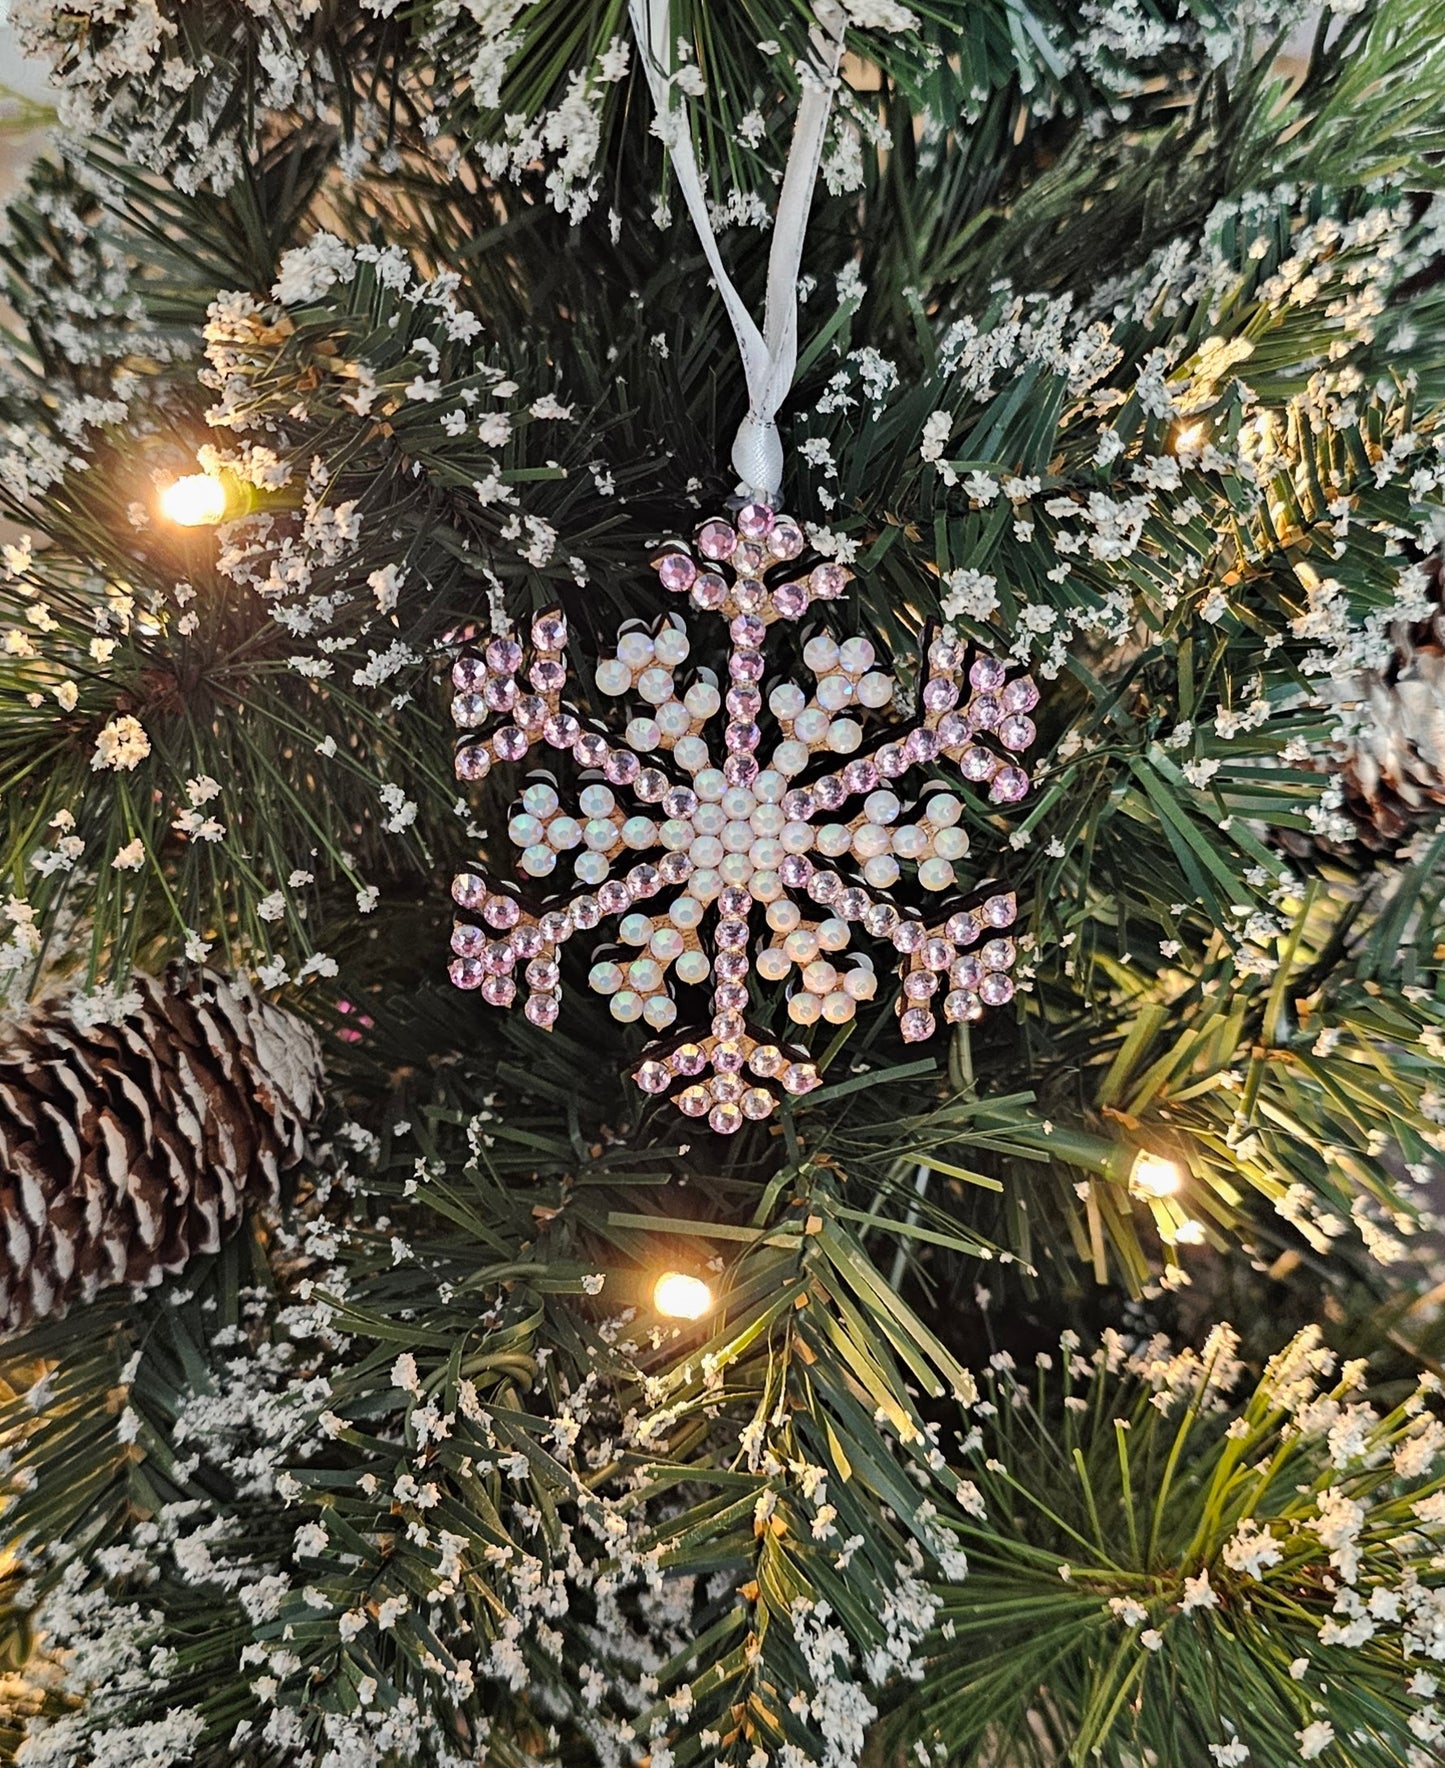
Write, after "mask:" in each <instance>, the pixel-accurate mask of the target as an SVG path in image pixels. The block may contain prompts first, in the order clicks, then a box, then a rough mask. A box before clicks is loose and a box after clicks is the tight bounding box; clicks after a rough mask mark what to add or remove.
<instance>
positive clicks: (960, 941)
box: [944, 912, 978, 945]
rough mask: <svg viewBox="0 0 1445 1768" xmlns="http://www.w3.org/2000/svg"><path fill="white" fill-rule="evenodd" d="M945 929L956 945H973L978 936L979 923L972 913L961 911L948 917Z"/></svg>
mask: <svg viewBox="0 0 1445 1768" xmlns="http://www.w3.org/2000/svg"><path fill="white" fill-rule="evenodd" d="M944 931H945V932H946V933H947V934H948V937H949V938H950V939H951V940H952V941H953V942H954V944H955V945H972V944H973V942H974V940H976V939H977V938H978V923H977V922H976V921H975V920H974V918H973V916H972V915H967V914H963V913H962V912H960V913H959V914H956V915H950V916H949V917H948V926H947V927H946V928H945V929H944Z"/></svg>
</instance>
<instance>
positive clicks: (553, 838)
mask: <svg viewBox="0 0 1445 1768" xmlns="http://www.w3.org/2000/svg"><path fill="white" fill-rule="evenodd" d="M581 840H582V825H581V823H579V822H578V821H577V819H576V817H575V816H555V817H553V818H552V820H551V822H550V823H548V824H547V844H548V846H549V847H555V848H556V849H557V851H558V852H559V853H565V852H568V851H570V850H571V849H572V848H574V847H576V846H578V845H580V843H581Z"/></svg>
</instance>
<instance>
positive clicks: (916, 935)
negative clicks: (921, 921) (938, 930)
mask: <svg viewBox="0 0 1445 1768" xmlns="http://www.w3.org/2000/svg"><path fill="white" fill-rule="evenodd" d="M926 938H927V935H926V934H925V933H924V931H923V929H922V928H921V927H920V926H919V925H918V923H917V921H900V922H899V923H898V925H897V926H896V927H895V928H894V929H893V949H894V950H895V951H900V952H916V951H917V950H918V948H919V946H921V945H922V944H923V942H924V940H925V939H926Z"/></svg>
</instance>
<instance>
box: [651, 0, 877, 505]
mask: <svg viewBox="0 0 1445 1768" xmlns="http://www.w3.org/2000/svg"><path fill="white" fill-rule="evenodd" d="M628 4H629V10H630V12H631V15H632V27H633V31H634V33H635V35H636V37H637V43H638V50H639V53H640V55H641V59H642V65H643V68H644V71H645V72H646V75H647V83H648V87H649V89H650V90H651V93H652V103H653V108H654V109H655V110H656V112H657V119H658V125H659V133H660V134H661V136H662V140H663V142H664V144H665V146H666V147H667V149H668V151H669V152H670V153H671V155H672V164H673V170H674V172H675V173H676V175H677V182H678V186H679V188H680V189H681V191H682V195H683V201H684V202H685V203H686V204H687V212H688V214H689V215H690V216H691V218H692V224H693V226H694V228H695V229H696V230H697V236H698V239H699V241H700V242H701V244H702V249H703V254H704V256H705V257H706V259H707V262H708V268H709V269H710V270H711V271H712V274H713V277H714V280H715V281H716V283H717V286H718V292H719V294H720V295H721V296H722V301H723V306H724V307H725V308H726V310H727V315H728V318H729V320H730V321H731V322H732V328H733V332H734V334H735V335H736V337H737V341H738V350H739V352H740V354H741V356H742V359H743V375H744V378H745V380H746V383H747V389H748V410H747V416H746V417H744V419H743V421H742V423H741V424H740V425H739V426H738V433H737V435H736V437H735V438H734V440H733V449H732V463H733V469H734V471H735V472H736V473H737V475H738V478H739V480H740V483H739V486H738V490H739V492H740V493H741V494H742V495H743V496H745V497H756V498H758V499H760V500H763V501H767V500H770V499H772V498H774V497H775V496H776V495H777V493H778V492H779V491H780V489H781V487H782V478H783V443H782V438H781V437H780V436H779V434H778V424H777V415H778V409H779V407H780V406H781V405H782V403H783V401H784V399H786V398H787V396H788V390H789V388H790V387H791V386H792V384H793V373H794V370H795V369H796V368H797V365H798V272H799V269H800V267H801V265H802V260H803V239H804V236H805V234H806V232H807V227H808V210H809V209H810V208H811V206H812V201H813V187H814V185H815V184H816V182H817V178H818V168H819V165H820V164H821V162H822V158H823V143H824V140H825V138H826V136H827V132H828V117H829V113H830V112H831V110H832V106H833V92H834V89H835V87H836V86H837V83H838V67H839V64H840V62H841V61H842V58H843V37H844V32H845V29H846V26H847V15H846V14H845V13H844V11H843V8H842V7H841V6H840V5H839V4H838V0H814V6H813V14H814V17H815V19H816V20H817V23H816V24H815V26H814V27H813V29H812V30H811V31H810V32H809V38H810V41H811V43H812V47H813V60H812V65H811V66H801V65H800V67H799V74H800V76H801V78H802V83H803V90H802V96H801V97H800V99H799V101H798V115H797V119H796V121H795V122H794V125H793V140H792V145H791V147H790V148H789V150H788V163H787V168H786V170H785V172H784V174H783V188H782V193H781V195H780V196H779V198H778V210H777V214H776V216H775V217H774V220H773V242H772V246H771V249H770V250H769V253H768V290H767V305H766V307H765V309H764V314H763V325H762V329H761V330H759V328H758V325H757V323H756V321H755V320H754V319H753V316H752V315H751V314H750V313H749V312H748V310H747V306H746V303H745V302H744V301H743V298H742V296H741V295H739V293H738V291H737V289H736V287H735V286H734V284H733V281H732V278H731V277H730V276H729V275H728V273H727V271H726V269H725V268H724V267H723V261H722V254H721V253H720V252H719V250H718V243H717V236H716V235H715V234H714V232H713V227H712V218H711V216H710V215H709V214H708V208H707V194H706V191H705V189H704V186H703V179H702V173H701V171H700V170H699V168H698V163H697V156H696V154H695V153H694V152H693V146H692V131H691V129H690V128H689V127H688V119H687V116H686V113H685V110H679V109H677V108H675V107H674V104H673V97H674V93H675V90H676V89H675V87H674V85H673V82H672V78H671V76H670V74H669V73H668V71H667V70H668V68H669V67H670V65H671V61H672V55H673V42H672V0H628Z"/></svg>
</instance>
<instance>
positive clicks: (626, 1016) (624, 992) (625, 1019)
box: [610, 988, 642, 1025]
mask: <svg viewBox="0 0 1445 1768" xmlns="http://www.w3.org/2000/svg"><path fill="white" fill-rule="evenodd" d="M610 1011H611V1013H612V1017H613V1018H614V1019H620V1020H621V1021H622V1023H623V1024H624V1025H630V1024H632V1023H633V1021H634V1020H637V1019H640V1018H641V1017H642V996H641V995H639V994H634V993H633V992H632V990H631V989H630V988H624V989H621V990H620V991H619V992H618V993H617V994H615V995H613V997H612V1003H611V1008H610Z"/></svg>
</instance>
